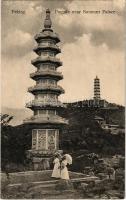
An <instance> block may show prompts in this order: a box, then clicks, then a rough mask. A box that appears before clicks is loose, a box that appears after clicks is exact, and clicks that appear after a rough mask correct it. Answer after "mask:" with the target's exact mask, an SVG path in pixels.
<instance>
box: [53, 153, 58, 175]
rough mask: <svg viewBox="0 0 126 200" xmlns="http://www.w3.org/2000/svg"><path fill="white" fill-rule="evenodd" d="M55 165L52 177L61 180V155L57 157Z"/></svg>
mask: <svg viewBox="0 0 126 200" xmlns="http://www.w3.org/2000/svg"><path fill="white" fill-rule="evenodd" d="M53 164H54V168H53V172H52V177H54V178H60V157H59V155H55V159H54V161H53Z"/></svg>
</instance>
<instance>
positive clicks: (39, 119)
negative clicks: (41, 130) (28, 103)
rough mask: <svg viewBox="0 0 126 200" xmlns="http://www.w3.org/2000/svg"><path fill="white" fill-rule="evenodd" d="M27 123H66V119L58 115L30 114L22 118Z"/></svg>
mask: <svg viewBox="0 0 126 200" xmlns="http://www.w3.org/2000/svg"><path fill="white" fill-rule="evenodd" d="M24 123H28V124H54V125H55V124H68V120H66V119H64V118H62V117H60V116H58V115H44V116H32V117H31V118H27V119H25V120H24Z"/></svg>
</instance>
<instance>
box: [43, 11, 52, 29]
mask: <svg viewBox="0 0 126 200" xmlns="http://www.w3.org/2000/svg"><path fill="white" fill-rule="evenodd" d="M51 26H52V21H51V18H50V10H49V9H46V18H45V21H44V27H45V29H48V28H51Z"/></svg>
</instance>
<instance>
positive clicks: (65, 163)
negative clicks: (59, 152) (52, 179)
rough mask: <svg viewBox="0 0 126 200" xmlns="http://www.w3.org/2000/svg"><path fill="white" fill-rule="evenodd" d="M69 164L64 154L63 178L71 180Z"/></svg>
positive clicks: (62, 163)
mask: <svg viewBox="0 0 126 200" xmlns="http://www.w3.org/2000/svg"><path fill="white" fill-rule="evenodd" d="M67 164H68V162H67V160H66V156H63V158H62V162H61V179H64V180H69V173H68V169H67Z"/></svg>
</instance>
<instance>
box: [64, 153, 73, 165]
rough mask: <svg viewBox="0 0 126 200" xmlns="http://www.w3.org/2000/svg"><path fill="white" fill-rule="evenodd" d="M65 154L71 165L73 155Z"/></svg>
mask: <svg viewBox="0 0 126 200" xmlns="http://www.w3.org/2000/svg"><path fill="white" fill-rule="evenodd" d="M64 156H65V157H66V160H67V162H68V164H69V165H71V164H72V157H71V155H69V154H65V155H64Z"/></svg>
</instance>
